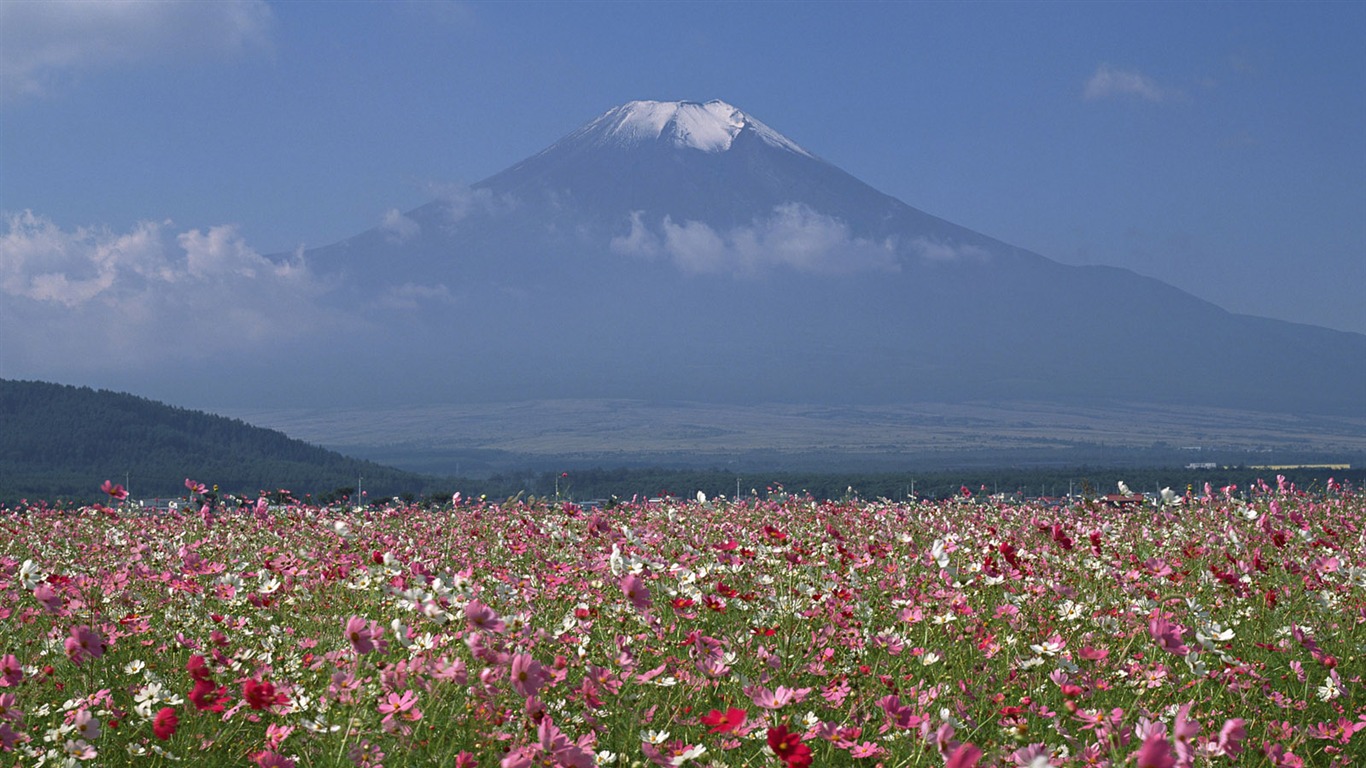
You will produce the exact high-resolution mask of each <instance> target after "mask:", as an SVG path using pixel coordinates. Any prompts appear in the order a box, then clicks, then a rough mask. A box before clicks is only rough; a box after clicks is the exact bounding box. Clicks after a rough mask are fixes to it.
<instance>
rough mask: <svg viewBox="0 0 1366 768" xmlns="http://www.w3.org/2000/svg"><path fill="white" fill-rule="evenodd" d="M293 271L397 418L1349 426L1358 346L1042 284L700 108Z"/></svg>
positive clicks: (1024, 260) (1291, 327)
mask: <svg viewBox="0 0 1366 768" xmlns="http://www.w3.org/2000/svg"><path fill="white" fill-rule="evenodd" d="M306 260H307V263H308V264H309V266H310V268H311V269H314V270H317V271H319V272H321V273H323V274H325V275H328V276H329V277H330V279H331V280H333V281H334V284H335V285H339V286H342V288H341V289H340V290H339V291H338V292H337V293H336V295H337V296H338V297H339V298H341V299H342V302H343V303H344V304H349V305H350V306H353V307H357V308H359V311H361V312H362V313H363V314H364V316H365V318H366V320H365V326H364V328H363V329H361V330H359V331H356V330H353V331H350V332H349V333H351V336H350V337H349V338H348V339H347V340H346V342H345V344H346V348H347V352H346V354H347V355H348V356H351V357H350V359H354V360H356V361H358V362H359V365H358V368H360V369H363V371H364V372H365V373H364V374H363V375H367V376H370V377H371V378H372V380H373V381H374V382H375V384H374V386H375V387H376V391H377V392H383V393H390V394H391V395H393V396H394V397H399V398H403V399H405V400H408V401H416V400H426V401H432V400H443V401H448V402H449V401H469V400H505V401H506V400H517V399H546V398H582V397H592V398H623V397H624V398H642V399H653V400H694V401H712V402H726V403H750V402H774V401H783V402H805V403H825V404H868V403H896V402H910V401H917V400H939V401H943V400H963V399H974V400H992V399H996V400H1001V399H1006V400H1046V401H1052V402H1062V403H1067V402H1091V403H1095V402H1105V401H1142V402H1153V403H1173V404H1182V405H1210V406H1216V405H1218V406H1226V407H1231V408H1244V409H1251V410H1264V411H1277V412H1287V413H1319V414H1334V413H1340V414H1360V413H1363V412H1366V336H1363V335H1360V334H1352V333H1343V332H1337V331H1332V330H1327V329H1323V328H1318V327H1311V326H1305V325H1296V324H1292V323H1287V322H1281V321H1276V320H1269V319H1264V318H1258V317H1251V316H1245V315H1236V314H1232V313H1229V312H1226V311H1224V310H1222V309H1220V308H1219V307H1217V306H1214V305H1213V304H1211V303H1209V302H1206V301H1203V300H1201V299H1198V298H1196V297H1194V296H1192V295H1190V294H1188V293H1185V292H1183V291H1180V290H1178V289H1176V288H1174V287H1172V286H1170V285H1167V284H1164V283H1162V282H1160V281H1158V280H1154V279H1150V278H1146V277H1141V276H1139V275H1137V274H1134V273H1132V272H1129V271H1127V270H1123V269H1115V268H1108V267H1098V266H1088V267H1078V266H1065V265H1062V264H1060V263H1058V262H1055V261H1052V260H1050V259H1047V258H1045V257H1044V256H1041V255H1038V254H1035V253H1031V252H1028V251H1025V250H1022V249H1020V248H1016V247H1013V246H1010V245H1008V244H1005V243H1002V242H999V241H997V240H994V239H992V238H990V237H987V236H985V235H982V234H978V233H976V232H973V231H971V230H968V229H966V228H964V227H961V226H958V225H956V224H953V223H950V222H947V221H944V220H942V219H939V218H936V217H934V216H932V215H930V214H927V213H924V212H922V211H919V210H916V209H915V208H912V207H911V206H909V205H907V204H905V203H903V202H901V201H900V200H897V199H895V198H892V197H890V196H888V195H885V194H882V193H881V192H878V191H877V190H875V189H873V188H871V187H869V186H868V185H866V184H864V183H862V182H860V181H859V180H858V179H856V178H854V177H853V176H850V175H849V174H847V173H845V172H844V171H842V170H840V169H839V168H836V167H834V166H833V165H831V164H829V163H827V162H825V161H823V160H821V159H820V158H819V157H817V156H816V155H815V154H813V153H812V152H810V151H808V150H807V149H804V148H803V147H801V146H799V145H798V144H797V143H795V142H793V141H791V140H790V139H788V138H786V137H784V136H783V135H782V134H780V133H779V132H777V131H776V130H774V129H772V128H770V127H769V126H767V125H765V124H764V123H762V122H760V121H759V120H757V119H755V118H753V117H751V116H750V115H748V114H746V113H744V112H742V111H741V110H739V109H737V108H735V107H733V106H731V105H729V104H726V103H724V102H721V101H710V102H706V103H693V102H654V101H636V102H631V103H628V104H625V105H623V106H620V107H617V108H615V109H612V110H610V111H608V112H606V113H605V114H603V115H602V116H600V117H598V118H597V119H595V120H593V121H591V122H589V123H588V124H586V125H584V126H583V127H581V128H579V129H578V130H576V131H574V132H573V133H571V134H569V135H568V136H566V137H565V138H563V139H562V140H560V141H559V142H557V143H555V144H554V145H552V146H550V147H549V148H547V149H545V150H544V151H542V152H540V153H539V154H537V155H535V156H533V157H530V158H528V159H526V160H524V161H522V162H520V163H518V164H517V165H514V166H513V167H511V168H509V169H507V170H505V171H503V172H501V173H499V174H497V175H495V176H493V177H491V178H489V179H486V180H484V181H482V182H479V183H477V184H474V185H473V186H471V187H468V188H461V189H458V190H454V191H452V192H451V193H450V194H448V195H445V196H443V197H442V198H441V199H438V200H436V201H433V202H431V203H429V204H427V205H424V206H422V207H420V208H417V209H415V210H412V211H409V212H407V213H402V214H400V213H398V212H396V211H395V212H391V214H390V215H389V216H388V217H387V218H386V220H385V222H384V224H383V225H382V226H380V227H376V228H374V229H372V230H370V231H367V232H364V233H362V234H360V235H357V236H356V237H353V238H351V239H349V240H345V241H343V242H340V243H337V244H335V245H331V246H327V247H323V248H319V249H316V250H313V251H310V252H308V253H307V254H306ZM341 343H342V342H341V341H338V344H341ZM357 375H362V374H360V373H357Z"/></svg>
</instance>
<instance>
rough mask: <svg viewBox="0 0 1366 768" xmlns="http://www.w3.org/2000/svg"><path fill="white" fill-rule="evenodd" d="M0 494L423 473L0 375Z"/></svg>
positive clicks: (378, 480) (141, 493) (349, 481)
mask: <svg viewBox="0 0 1366 768" xmlns="http://www.w3.org/2000/svg"><path fill="white" fill-rule="evenodd" d="M0 423H3V424H4V429H3V430H0V499H7V500H13V499H17V498H20V497H23V496H29V497H33V498H47V499H54V498H56V497H58V496H66V497H76V498H92V497H95V496H98V495H100V494H99V486H100V484H101V483H102V482H103V481H104V480H106V479H109V480H114V481H115V482H118V483H123V482H124V478H125V477H127V478H129V480H130V483H129V484H130V491H132V492H133V493H134V494H135V495H136V496H137V497H140V498H150V497H158V496H160V497H177V496H183V495H184V494H185V493H186V491H185V485H184V480H185V478H186V477H190V478H194V479H195V480H198V481H201V482H204V483H207V484H210V485H218V486H219V487H220V488H221V489H222V490H223V491H225V492H230V493H241V494H250V495H252V496H254V495H255V494H256V493H257V492H259V491H262V490H264V491H272V490H275V489H279V488H287V489H289V490H291V491H293V492H294V493H296V494H299V495H302V494H305V493H320V492H324V491H331V490H333V489H335V488H338V487H342V486H352V487H354V486H355V485H356V483H357V480H358V478H360V477H362V476H363V477H364V481H363V482H364V487H365V488H366V489H369V490H370V491H372V492H373V493H374V494H375V495H381V496H382V495H390V494H395V493H400V492H404V491H411V492H417V491H421V490H423V489H424V487H425V486H426V484H427V483H428V482H429V479H428V478H423V477H421V476H418V475H413V474H409V473H407V472H402V471H399V470H396V469H391V468H389V467H384V466H380V465H378V464H374V463H372V462H368V461H359V460H356V459H350V458H347V457H345V456H342V455H341V454H339V453H335V452H333V451H328V450H325V449H323V448H318V447H316V446H313V445H309V444H307V443H304V442H301V441H299V440H292V439H290V438H288V437H286V436H285V435H283V434H281V433H280V432H275V431H273V430H268V429H261V428H259V427H253V426H251V425H249V424H246V423H244V422H241V421H237V420H234V419H227V418H224V417H222V416H214V415H212V414H207V413H202V412H199V411H189V410H185V409H182V408H174V407H171V406H168V405H163V404H161V403H156V402H153V401H151V400H146V399H143V398H140V397H135V396H133V395H127V394H121V393H117V392H108V391H105V390H99V391H96V390H92V389H90V388H88V387H79V388H78V387H71V386H66V385H62V384H49V383H46V382H38V381H11V380H7V379H0Z"/></svg>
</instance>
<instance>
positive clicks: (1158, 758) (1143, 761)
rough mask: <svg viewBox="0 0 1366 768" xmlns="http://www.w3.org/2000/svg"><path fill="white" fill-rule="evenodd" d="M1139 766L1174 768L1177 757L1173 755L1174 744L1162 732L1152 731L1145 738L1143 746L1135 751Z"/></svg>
mask: <svg viewBox="0 0 1366 768" xmlns="http://www.w3.org/2000/svg"><path fill="white" fill-rule="evenodd" d="M1134 758H1135V759H1136V760H1137V762H1138V765H1137V768H1174V766H1175V765H1176V758H1175V757H1173V756H1172V745H1171V743H1170V742H1168V741H1167V739H1166V738H1165V737H1163V736H1162V734H1161V733H1158V732H1156V731H1154V732H1150V733H1149V734H1148V737H1147V738H1145V739H1144V740H1143V746H1141V747H1139V748H1138V751H1137V752H1135V753H1134Z"/></svg>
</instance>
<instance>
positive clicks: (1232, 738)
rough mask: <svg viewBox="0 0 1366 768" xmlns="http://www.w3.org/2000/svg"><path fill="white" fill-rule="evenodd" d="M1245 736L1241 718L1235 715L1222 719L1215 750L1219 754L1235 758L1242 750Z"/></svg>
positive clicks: (1245, 732)
mask: <svg viewBox="0 0 1366 768" xmlns="http://www.w3.org/2000/svg"><path fill="white" fill-rule="evenodd" d="M1246 738H1247V728H1246V727H1245V723H1244V721H1243V718H1241V717H1235V718H1231V719H1229V720H1226V721H1224V727H1223V728H1221V729H1220V730H1219V741H1218V742H1217V744H1216V745H1215V746H1216V750H1215V751H1216V752H1217V753H1218V754H1220V755H1226V756H1228V757H1232V758H1236V757H1238V754H1239V753H1240V752H1242V751H1243V740H1244V739H1246Z"/></svg>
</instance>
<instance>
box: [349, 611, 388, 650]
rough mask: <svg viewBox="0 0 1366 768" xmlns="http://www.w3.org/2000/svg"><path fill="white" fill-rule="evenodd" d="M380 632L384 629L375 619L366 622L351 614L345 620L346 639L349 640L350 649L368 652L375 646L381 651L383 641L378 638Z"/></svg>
mask: <svg viewBox="0 0 1366 768" xmlns="http://www.w3.org/2000/svg"><path fill="white" fill-rule="evenodd" d="M382 634H384V629H383V628H382V627H380V625H379V622H377V621H370V622H368V623H367V622H366V620H365V619H362V618H361V617H359V616H352V617H351V618H350V619H347V621H346V639H347V640H349V641H351V649H352V650H353V651H355V652H356V653H359V654H365V653H370V652H371V651H374V650H375V649H376V648H378V649H379V650H380V651H383V650H384V646H385V642H384V641H383V640H379V639H378V638H379V636H380V635H382Z"/></svg>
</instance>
